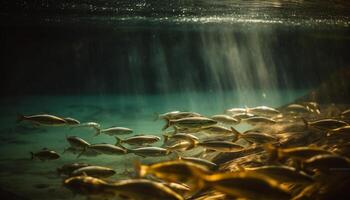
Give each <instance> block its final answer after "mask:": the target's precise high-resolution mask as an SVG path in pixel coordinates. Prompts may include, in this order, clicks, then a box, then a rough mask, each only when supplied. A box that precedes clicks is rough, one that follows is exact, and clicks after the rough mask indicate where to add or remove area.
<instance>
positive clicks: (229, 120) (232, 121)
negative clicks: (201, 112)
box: [210, 115, 241, 125]
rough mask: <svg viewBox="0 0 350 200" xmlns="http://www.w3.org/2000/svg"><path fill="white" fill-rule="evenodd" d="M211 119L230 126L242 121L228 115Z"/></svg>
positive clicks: (214, 116) (215, 116)
mask: <svg viewBox="0 0 350 200" xmlns="http://www.w3.org/2000/svg"><path fill="white" fill-rule="evenodd" d="M210 118H211V119H213V120H215V121H217V122H220V123H223V124H228V125H236V124H239V122H240V121H241V120H240V119H236V118H234V117H231V116H228V115H213V116H211V117H210Z"/></svg>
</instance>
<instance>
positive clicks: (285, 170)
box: [241, 165, 314, 184]
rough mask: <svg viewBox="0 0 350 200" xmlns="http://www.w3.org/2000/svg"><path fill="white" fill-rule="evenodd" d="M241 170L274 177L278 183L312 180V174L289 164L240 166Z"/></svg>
mask: <svg viewBox="0 0 350 200" xmlns="http://www.w3.org/2000/svg"><path fill="white" fill-rule="evenodd" d="M241 171H245V172H254V173H260V174H263V175H265V176H267V177H269V178H272V179H274V180H275V181H277V182H280V183H306V184H311V183H313V182H314V179H313V177H312V176H309V175H307V174H306V173H305V172H303V171H298V170H297V169H295V168H293V167H289V166H283V165H282V166H277V165H270V166H262V167H254V168H242V167H241Z"/></svg>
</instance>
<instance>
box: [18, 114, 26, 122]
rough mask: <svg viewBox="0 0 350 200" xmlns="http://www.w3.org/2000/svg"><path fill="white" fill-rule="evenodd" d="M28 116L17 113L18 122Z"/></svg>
mask: <svg viewBox="0 0 350 200" xmlns="http://www.w3.org/2000/svg"><path fill="white" fill-rule="evenodd" d="M25 118H26V117H25V116H24V115H22V114H17V119H16V123H20V122H21V121H23V120H24V119H25Z"/></svg>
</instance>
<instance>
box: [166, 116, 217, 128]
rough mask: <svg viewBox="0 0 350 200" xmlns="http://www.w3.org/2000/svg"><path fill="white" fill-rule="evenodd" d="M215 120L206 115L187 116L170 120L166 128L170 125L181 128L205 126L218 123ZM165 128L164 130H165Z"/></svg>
mask: <svg viewBox="0 0 350 200" xmlns="http://www.w3.org/2000/svg"><path fill="white" fill-rule="evenodd" d="M216 123H217V122H216V121H215V120H212V119H209V118H206V117H187V118H181V119H177V120H169V121H168V123H167V125H166V126H165V129H167V128H168V127H170V126H178V127H180V128H203V127H208V126H212V125H214V124H216ZM165 129H163V130H165Z"/></svg>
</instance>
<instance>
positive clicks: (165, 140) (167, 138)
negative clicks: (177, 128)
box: [163, 134, 169, 143]
mask: <svg viewBox="0 0 350 200" xmlns="http://www.w3.org/2000/svg"><path fill="white" fill-rule="evenodd" d="M163 138H164V143H166V142H167V141H168V140H169V135H166V134H163Z"/></svg>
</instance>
